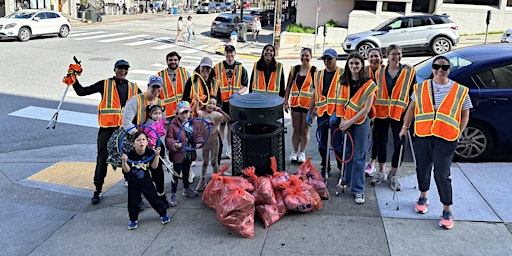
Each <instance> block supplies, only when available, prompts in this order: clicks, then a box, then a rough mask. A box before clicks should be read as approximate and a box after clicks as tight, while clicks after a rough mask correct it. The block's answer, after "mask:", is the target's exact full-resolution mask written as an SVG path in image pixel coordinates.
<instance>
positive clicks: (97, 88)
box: [73, 60, 141, 204]
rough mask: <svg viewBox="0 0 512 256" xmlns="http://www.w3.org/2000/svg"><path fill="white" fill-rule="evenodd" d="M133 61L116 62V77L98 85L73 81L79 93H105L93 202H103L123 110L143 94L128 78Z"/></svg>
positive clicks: (99, 115)
mask: <svg viewBox="0 0 512 256" xmlns="http://www.w3.org/2000/svg"><path fill="white" fill-rule="evenodd" d="M128 68H130V64H129V63H128V61H126V60H118V61H116V63H115V64H114V73H115V75H114V77H112V78H107V79H104V80H100V81H98V82H96V83H95V84H93V85H91V86H88V87H83V86H82V85H81V84H80V83H79V82H78V80H76V81H75V83H74V84H73V89H74V90H75V92H76V94H77V95H78V96H86V95H90V94H93V93H100V94H101V102H100V104H99V105H98V124H99V126H100V129H99V131H98V138H97V148H98V155H97V157H96V169H95V170H94V186H95V187H96V191H95V192H94V194H93V197H92V198H91V203H92V204H98V203H100V201H101V191H102V188H103V183H104V181H105V176H107V158H108V150H107V144H108V140H109V139H110V136H112V133H114V131H115V130H117V129H118V128H119V126H121V125H122V121H123V119H122V109H123V108H124V106H125V105H126V102H128V100H129V99H130V98H132V97H133V96H134V95H136V94H137V93H140V92H141V91H140V90H139V88H138V86H137V84H135V83H132V82H129V81H128V80H126V75H128Z"/></svg>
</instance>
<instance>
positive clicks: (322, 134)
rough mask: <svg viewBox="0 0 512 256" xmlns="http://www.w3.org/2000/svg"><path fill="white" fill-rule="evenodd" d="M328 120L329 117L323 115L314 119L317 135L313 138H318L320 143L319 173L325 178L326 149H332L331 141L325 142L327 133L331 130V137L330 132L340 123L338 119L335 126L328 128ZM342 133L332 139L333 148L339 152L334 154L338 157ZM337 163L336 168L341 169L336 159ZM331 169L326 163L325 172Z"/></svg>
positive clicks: (340, 152)
mask: <svg viewBox="0 0 512 256" xmlns="http://www.w3.org/2000/svg"><path fill="white" fill-rule="evenodd" d="M329 118H330V116H329V115H328V114H324V115H323V116H320V117H318V118H317V119H316V121H317V126H318V128H317V129H318V134H315V136H318V138H320V143H319V144H318V152H319V153H320V156H321V157H322V162H321V164H320V165H321V166H322V167H321V171H322V176H323V177H325V170H326V162H327V153H328V150H327V148H329V147H332V145H331V141H327V139H328V135H329V134H328V132H329V129H331V137H332V132H334V130H336V129H337V128H338V126H339V122H340V119H339V118H338V122H337V124H336V125H335V126H330V127H329ZM342 138H343V137H342V132H337V133H336V134H335V138H334V148H337V149H339V150H336V154H338V155H339V156H341V154H342V151H341V150H342V147H341V145H342V143H343V140H342ZM336 161H337V163H338V168H340V167H341V162H340V161H338V160H337V159H336ZM330 169H331V165H330V163H327V170H330Z"/></svg>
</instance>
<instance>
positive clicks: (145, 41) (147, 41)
mask: <svg viewBox="0 0 512 256" xmlns="http://www.w3.org/2000/svg"><path fill="white" fill-rule="evenodd" d="M168 40H169V38H168V37H160V38H156V39H146V40H142V41H138V42H133V43H127V44H124V45H128V46H138V45H143V44H150V43H157V42H167V41H168Z"/></svg>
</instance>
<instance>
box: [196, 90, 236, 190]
mask: <svg viewBox="0 0 512 256" xmlns="http://www.w3.org/2000/svg"><path fill="white" fill-rule="evenodd" d="M198 105H199V104H196V105H195V106H194V112H195V113H196V116H197V117H199V118H204V119H205V120H206V121H208V124H209V125H210V137H208V140H207V141H206V142H205V143H204V145H203V149H202V151H203V166H202V170H201V179H200V180H199V182H198V183H197V187H196V191H203V190H204V188H205V187H206V170H207V169H208V162H209V161H210V159H211V164H212V168H213V172H214V173H216V172H218V171H219V164H218V159H217V158H218V153H219V135H218V133H219V126H220V123H221V122H224V121H226V122H227V121H229V119H230V117H229V115H228V114H226V112H224V111H222V109H221V108H220V107H218V106H217V99H216V98H215V96H210V101H209V102H208V104H207V105H206V106H204V107H203V110H200V109H198ZM201 130H202V132H201V133H202V135H203V138H204V137H205V136H206V133H207V132H208V130H206V127H203V129H201Z"/></svg>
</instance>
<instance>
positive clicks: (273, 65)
mask: <svg viewBox="0 0 512 256" xmlns="http://www.w3.org/2000/svg"><path fill="white" fill-rule="evenodd" d="M275 51H276V50H275V48H274V46H273V45H271V44H267V45H265V46H264V47H263V51H262V52H261V57H260V59H259V60H258V61H257V62H254V67H253V68H252V76H251V82H250V85H251V86H250V87H249V92H250V93H251V92H253V91H254V92H267V93H271V94H274V95H279V97H284V87H285V82H284V73H283V64H282V63H279V62H277V61H276V59H275Z"/></svg>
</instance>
